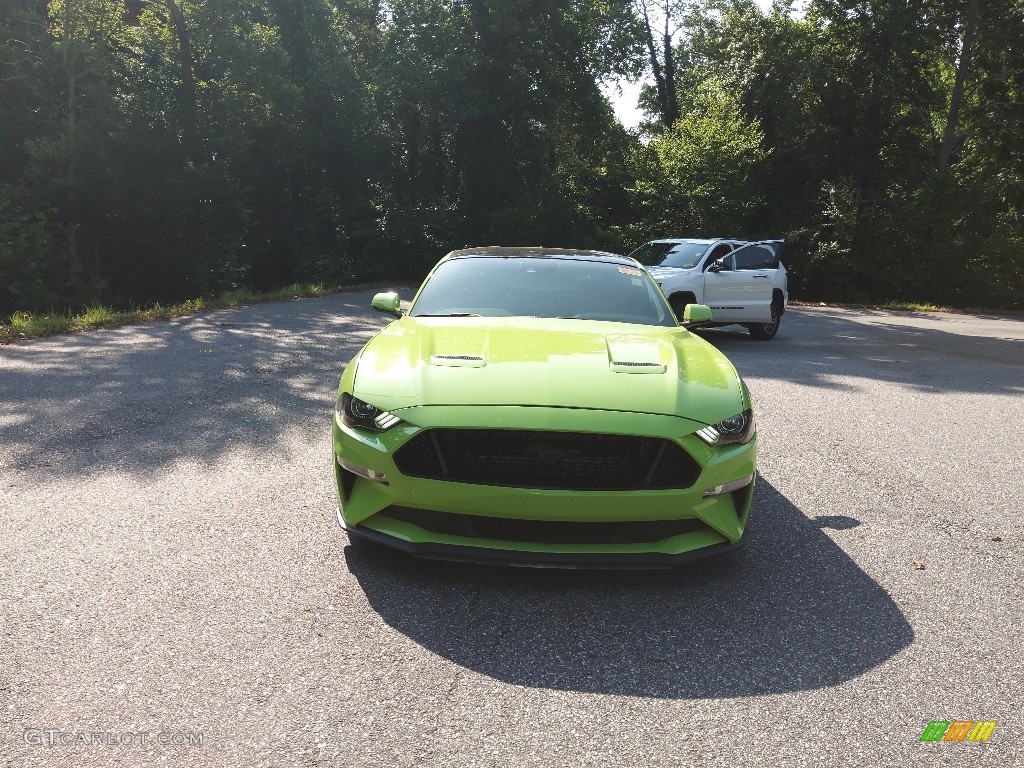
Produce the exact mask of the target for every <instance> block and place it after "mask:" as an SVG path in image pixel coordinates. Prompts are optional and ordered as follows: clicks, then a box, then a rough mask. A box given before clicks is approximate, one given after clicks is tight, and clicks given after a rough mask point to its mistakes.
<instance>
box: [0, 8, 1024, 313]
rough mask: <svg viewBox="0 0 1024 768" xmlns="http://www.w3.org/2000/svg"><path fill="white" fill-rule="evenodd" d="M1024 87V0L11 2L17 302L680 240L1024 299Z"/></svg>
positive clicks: (871, 280) (963, 299) (825, 276)
mask: <svg viewBox="0 0 1024 768" xmlns="http://www.w3.org/2000/svg"><path fill="white" fill-rule="evenodd" d="M643 71H646V72H648V73H651V74H652V76H653V80H654V86H652V87H651V88H649V89H648V91H647V92H646V93H645V95H644V100H645V104H646V107H647V112H648V115H649V122H648V123H647V124H646V125H645V126H643V129H642V130H640V131H633V132H628V131H626V130H624V129H623V128H622V127H621V126H620V125H619V124H618V123H617V121H616V120H615V118H614V116H613V114H612V111H611V108H610V106H609V104H608V102H607V101H606V99H605V98H604V97H603V96H602V94H601V90H600V87H599V86H600V84H601V83H602V82H609V81H612V80H614V79H615V78H620V77H637V76H639V75H640V73H641V72H643ZM1022 80H1024V0H991V1H990V2H987V3H979V2H978V0H928V1H927V2H925V0H871V1H870V2H853V0H812V1H811V2H810V4H809V5H808V6H807V9H806V13H805V14H804V15H800V14H794V13H792V12H791V11H790V10H789V9H788V8H787V7H785V6H783V5H777V6H776V8H775V9H774V10H772V11H771V12H764V11H761V10H760V9H759V8H758V7H757V6H756V5H754V4H753V3H752V2H751V0H731V1H728V2H726V1H723V0H706V2H703V3H696V4H694V3H692V2H686V3H683V2H679V1H678V0H662V2H654V1H653V0H650V1H648V0H392V1H391V2H381V0H346V1H345V2H341V1H340V0H247V1H245V2H238V0H49V1H47V0H3V4H2V5H0V316H2V315H5V314H9V313H10V312H12V311H14V310H16V309H48V308H51V307H53V308H61V307H73V306H82V305H86V304H89V303H104V304H111V305H115V306H116V305H126V304H129V303H137V304H141V303H146V302H151V301H155V300H159V301H171V300H180V299H184V298H191V297H197V296H202V295H205V294H208V293H211V292H215V291H219V290H222V289H226V288H232V287H235V286H237V285H242V284H245V285H250V286H253V287H256V288H263V287H271V286H277V285H282V284H285V283H288V282H292V281H298V280H323V281H327V282H350V281H356V280H367V279H377V278H384V277H404V278H410V279H416V278H419V277H421V276H422V275H423V273H424V272H425V270H426V269H427V268H428V267H429V266H430V265H431V264H432V263H433V262H434V261H435V260H436V259H437V258H439V257H440V255H442V254H443V253H444V252H446V251H447V250H449V249H451V248H454V247H461V246H464V245H486V244H545V245H561V246H571V247H597V248H602V249H608V250H616V251H628V250H630V249H631V248H632V247H634V246H635V245H638V244H639V243H640V242H642V241H643V240H645V239H648V238H650V237H655V236H661V235H668V234H687V235H694V236H699V235H730V236H744V237H759V236H773V237H778V236H785V237H786V238H787V240H788V243H789V245H788V251H787V262H788V263H789V265H790V267H791V272H792V288H793V289H794V292H795V293H796V294H797V295H799V296H801V297H804V298H822V299H846V300H871V301H875V300H885V299H909V300H919V301H925V300H930V301H936V302H942V303H948V304H954V305H988V306H1014V305H1019V304H1020V303H1021V289H1022V286H1024V227H1022V226H1021V221H1020V219H1019V215H1020V211H1021V207H1022V205H1024V154H1022V148H1024V136H1021V134H1022V132H1024V97H1022V94H1021V89H1022Z"/></svg>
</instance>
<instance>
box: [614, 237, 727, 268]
mask: <svg viewBox="0 0 1024 768" xmlns="http://www.w3.org/2000/svg"><path fill="white" fill-rule="evenodd" d="M707 249H708V244H707V243H665V242H658V241H655V242H652V243H644V244H643V245H641V246H640V247H639V248H637V249H636V250H635V251H633V252H632V253H631V254H629V255H630V257H631V258H634V259H636V260H637V261H639V262H640V263H641V264H647V265H648V266H651V267H680V268H682V269H693V268H694V267H696V266H697V263H698V262H699V261H700V257H701V256H703V255H704V253H705V251H707Z"/></svg>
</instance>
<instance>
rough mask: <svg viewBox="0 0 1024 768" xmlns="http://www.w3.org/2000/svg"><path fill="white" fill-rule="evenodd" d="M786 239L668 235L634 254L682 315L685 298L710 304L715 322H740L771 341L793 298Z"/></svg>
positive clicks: (678, 315)
mask: <svg viewBox="0 0 1024 768" xmlns="http://www.w3.org/2000/svg"><path fill="white" fill-rule="evenodd" d="M782 243H783V241H782V240H762V241H760V242H756V243H755V242H747V241H745V240H726V239H718V238H716V239H711V240H694V239H689V238H675V237H673V238H664V239H662V240H652V241H650V242H649V243H644V244H643V245H641V246H640V247H639V248H637V249H636V250H635V251H633V252H632V253H631V254H629V255H630V256H632V257H633V258H634V259H636V260H637V261H639V262H640V263H641V264H645V265H647V269H648V270H649V271H650V273H651V275H652V276H653V277H654V279H655V280H657V281H658V285H660V286H661V290H662V291H664V293H665V296H667V297H668V302H669V304H671V305H672V310H673V311H674V312H675V313H676V316H677V317H678V318H680V319H682V317H683V309H684V308H685V307H686V305H687V304H707V305H708V306H709V307H711V314H712V317H713V322H712V323H711V325H732V324H734V323H737V324H739V325H742V326H743V327H744V328H746V329H747V330H748V331H750V335H751V336H752V337H754V338H755V339H759V340H762V341H767V340H768V339H772V338H774V337H775V334H776V333H778V331H779V322H780V321H781V320H782V315H783V313H784V312H785V311H786V305H787V303H788V302H789V288H788V286H787V281H786V268H785V267H784V266H783V265H782V262H781V261H779V256H780V255H781V254H782Z"/></svg>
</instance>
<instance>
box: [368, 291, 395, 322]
mask: <svg viewBox="0 0 1024 768" xmlns="http://www.w3.org/2000/svg"><path fill="white" fill-rule="evenodd" d="M370 306H371V307H373V308H374V309H376V310H377V311H378V312H387V313H388V314H389V315H395V316H396V317H401V316H402V300H401V299H400V298H398V294H397V293H394V292H390V293H378V294H377V295H376V296H374V297H373V300H372V301H370Z"/></svg>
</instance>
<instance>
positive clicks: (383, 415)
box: [334, 392, 401, 432]
mask: <svg viewBox="0 0 1024 768" xmlns="http://www.w3.org/2000/svg"><path fill="white" fill-rule="evenodd" d="M334 412H335V414H337V417H338V418H339V419H340V420H341V422H342V423H343V424H346V425H348V426H350V427H360V428H361V429H370V430H373V431H374V432H384V431H385V430H388V429H391V427H393V426H395V424H397V423H398V422H400V421H401V419H400V418H398V417H397V416H395V414H393V413H388V412H387V411H382V410H381V409H380V408H377V407H376V406H374V405H370V404H369V403H367V402H365V401H363V400H360V399H359V398H358V397H353V396H352V395H350V394H349V393H348V392H342V393H341V394H340V395H338V399H337V401H336V402H335V403H334Z"/></svg>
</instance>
